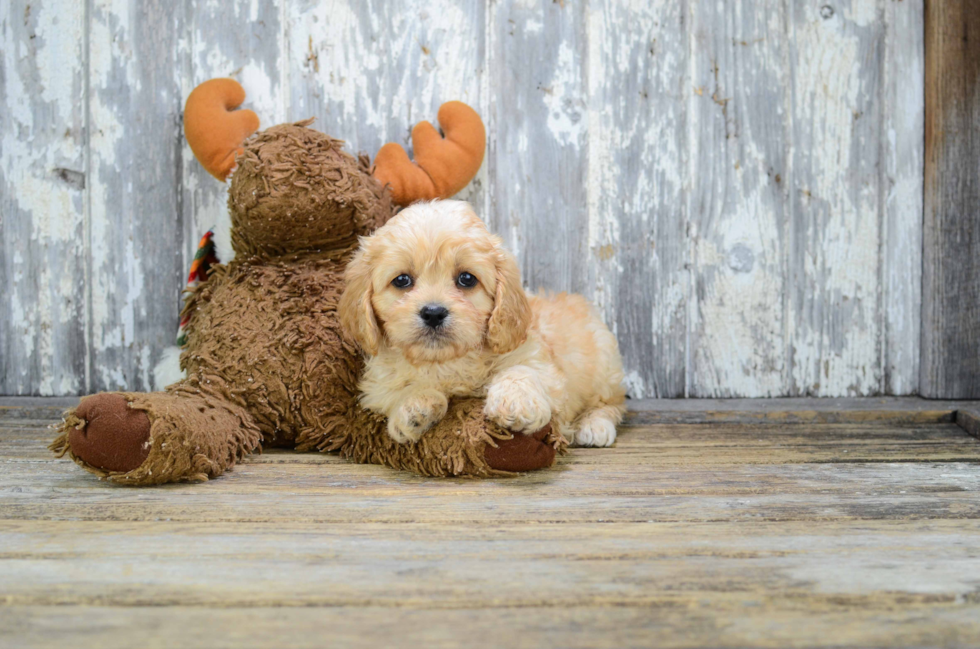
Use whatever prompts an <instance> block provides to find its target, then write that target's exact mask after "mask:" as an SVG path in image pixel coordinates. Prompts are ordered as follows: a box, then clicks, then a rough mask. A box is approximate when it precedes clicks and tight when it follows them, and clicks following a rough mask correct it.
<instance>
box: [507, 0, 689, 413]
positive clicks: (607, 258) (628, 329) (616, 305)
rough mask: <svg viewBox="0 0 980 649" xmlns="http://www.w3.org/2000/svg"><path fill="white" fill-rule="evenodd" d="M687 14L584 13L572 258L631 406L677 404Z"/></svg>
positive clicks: (631, 5) (662, 7)
mask: <svg viewBox="0 0 980 649" xmlns="http://www.w3.org/2000/svg"><path fill="white" fill-rule="evenodd" d="M685 13H686V12H685V11H684V5H683V4H681V3H676V2H648V1H647V0H636V1H632V2H620V1H618V0H599V1H598V2H593V3H591V4H590V7H589V15H588V54H589V60H588V81H589V93H588V103H589V114H588V124H589V135H588V139H589V142H588V144H589V149H588V182H587V190H588V202H587V205H588V209H589V214H588V225H589V227H588V249H587V254H585V255H583V256H573V257H572V258H571V260H570V261H571V262H572V263H576V264H582V265H584V266H585V267H586V268H587V269H588V271H589V274H590V279H589V282H588V291H587V293H588V294H589V297H590V298H591V299H592V301H593V302H594V303H595V304H596V305H597V306H598V307H599V309H600V311H601V312H602V315H603V319H604V320H605V322H606V323H607V324H608V325H609V326H610V328H611V329H612V330H613V332H614V333H615V334H616V335H617V337H618V339H619V345H620V352H621V353H622V355H623V361H624V366H625V370H626V375H627V384H628V389H629V394H630V396H631V397H633V398H643V397H681V396H684V388H685V369H686V368H685V357H684V352H685V345H686V335H687V331H686V327H687V297H688V291H689V287H688V270H687V268H686V266H685V264H686V262H687V235H686V225H687V213H686V207H687V205H686V201H685V199H684V197H685V195H686V189H685V187H684V184H685V178H686V174H687V159H686V158H687V155H686V154H687V145H688V142H687V114H686V111H685V100H686V98H687V95H688V94H689V93H690V83H689V81H690V79H689V78H688V74H687V67H688V58H687V53H688V42H687V25H686V24H685V21H686V18H687V16H686V15H685ZM531 188H533V190H534V191H541V192H542V193H544V192H549V191H550V192H557V191H559V187H557V186H548V185H547V184H544V185H543V186H540V187H539V186H534V185H532V186H531ZM502 190H503V191H505V188H502ZM541 216H542V215H540V214H531V215H529V217H530V218H532V219H538V218H540V217H541ZM551 254H554V253H553V252H552V253H551ZM549 281H554V278H549Z"/></svg>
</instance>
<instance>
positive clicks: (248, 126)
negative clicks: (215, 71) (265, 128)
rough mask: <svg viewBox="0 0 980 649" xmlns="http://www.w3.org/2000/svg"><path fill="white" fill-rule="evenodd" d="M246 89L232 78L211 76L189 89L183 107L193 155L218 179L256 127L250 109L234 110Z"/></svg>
mask: <svg viewBox="0 0 980 649" xmlns="http://www.w3.org/2000/svg"><path fill="white" fill-rule="evenodd" d="M243 101H245V90H244V89H243V88H242V87H241V85H240V84H239V83H238V82H237V81H235V80H234V79H211V80H210V81H205V82H204V83H202V84H201V85H199V86H198V87H197V88H194V90H193V91H192V92H191V94H190V96H189V97H188V98H187V105H186V106H185V107H184V135H185V136H186V137H187V143H188V144H190V145H191V151H193V152H194V157H196V158H197V161H198V162H200V163H201V166H203V167H204V168H205V169H207V170H208V173H210V174H211V175H212V176H214V177H215V178H217V179H218V180H222V181H223V180H224V179H225V178H227V177H228V174H230V173H231V170H232V169H234V168H235V156H237V155H238V154H239V153H241V152H242V143H243V142H244V141H245V138H247V137H248V136H249V135H251V134H252V133H254V132H255V131H257V130H258V128H259V118H258V116H256V114H255V113H253V112H252V111H250V110H235V109H236V108H238V107H239V106H241V105H242V102H243Z"/></svg>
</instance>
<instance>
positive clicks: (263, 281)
mask: <svg viewBox="0 0 980 649" xmlns="http://www.w3.org/2000/svg"><path fill="white" fill-rule="evenodd" d="M307 125H308V122H299V123H297V124H291V125H288V124H287V125H282V126H276V127H273V128H270V129H268V130H266V131H264V132H262V133H259V134H258V135H256V136H255V137H253V138H252V139H250V140H249V141H248V142H247V143H246V145H245V149H244V153H243V154H242V155H241V156H239V158H238V168H237V170H236V171H235V172H234V174H233V176H232V183H231V188H230V190H229V199H228V208H229V210H230V212H231V220H232V245H233V246H234V248H235V252H236V258H235V260H234V261H232V262H231V263H229V264H227V265H219V266H216V267H214V268H213V270H212V272H211V275H210V276H209V278H208V280H207V281H206V282H204V283H203V284H201V285H199V286H198V287H197V289H195V290H194V291H192V292H191V293H190V294H189V296H188V299H187V302H186V305H185V307H184V313H183V314H182V315H188V316H190V319H189V322H188V324H187V327H186V332H187V343H186V347H185V349H184V351H183V354H182V355H181V366H182V368H183V369H184V370H185V371H186V372H187V378H186V379H185V380H183V381H181V382H179V383H176V384H174V385H171V386H169V387H168V388H167V390H166V391H165V392H157V393H151V394H134V393H109V394H103V395H97V396H96V397H90V398H89V399H98V402H94V401H93V402H88V401H83V402H82V405H81V406H80V407H79V409H76V410H73V411H69V412H68V413H66V416H65V420H64V422H63V424H62V426H61V434H60V435H59V437H58V438H57V439H56V440H55V442H54V443H53V444H52V449H53V450H55V451H56V452H58V453H60V454H62V455H63V454H65V453H67V454H69V456H70V457H71V458H72V459H74V460H75V461H76V462H78V463H79V464H80V465H81V466H83V467H85V468H86V469H88V470H90V471H92V472H94V473H96V474H98V475H100V476H102V477H105V478H107V479H109V480H112V481H114V482H118V483H122V484H134V485H138V484H143V485H145V484H160V483H165V482H176V481H194V480H204V479H207V478H211V477H215V476H218V475H221V474H222V473H223V472H224V471H226V470H228V469H230V468H231V467H232V466H233V465H234V464H235V463H236V462H237V461H239V460H241V459H242V458H243V457H244V456H245V455H247V454H248V453H250V452H252V451H253V450H255V449H256V448H258V446H259V445H260V444H265V445H276V446H289V447H294V448H296V449H298V450H314V449H315V450H320V451H340V452H341V453H342V454H343V455H344V456H345V457H348V458H350V459H352V460H354V461H356V462H370V463H377V464H386V465H388V466H391V467H395V468H399V469H405V470H409V471H414V472H416V473H419V474H422V475H427V476H447V475H477V476H489V475H495V474H499V473H501V471H502V470H530V469H535V468H542V467H544V466H550V465H551V464H552V462H553V460H554V456H555V452H556V450H558V451H561V450H562V449H563V444H564V440H562V438H561V436H560V435H555V434H553V433H551V432H550V431H543V432H542V434H540V435H538V436H537V437H536V438H533V437H527V438H524V437H518V438H514V437H513V436H512V435H511V434H510V433H508V432H507V431H504V430H501V429H499V428H497V427H496V426H494V425H493V424H491V423H490V422H488V421H486V420H485V419H484V418H483V414H482V406H483V402H482V401H478V400H472V399H469V400H459V401H456V402H455V403H453V404H452V407H451V408H450V411H449V413H448V414H447V415H446V417H445V419H444V420H443V421H442V423H440V424H439V425H438V426H437V427H436V428H434V429H433V430H431V431H430V432H428V433H426V434H425V435H424V436H423V438H422V440H421V441H419V442H418V443H416V444H411V445H399V444H396V443H395V442H394V441H392V440H391V439H390V438H389V437H388V435H387V433H386V432H385V427H384V421H383V419H382V418H381V417H379V416H377V415H374V414H372V413H369V412H366V411H364V410H362V409H361V408H360V407H359V406H358V404H357V380H358V377H359V376H360V373H361V371H362V369H363V359H362V356H361V354H360V352H359V351H358V349H357V348H356V346H355V344H354V343H353V342H352V341H351V340H350V339H349V338H347V337H346V336H345V334H344V332H343V330H342V329H341V326H340V323H339V320H338V318H337V303H338V301H339V299H340V294H341V291H342V288H343V285H342V282H343V270H344V266H345V264H346V262H347V259H348V257H349V256H350V254H351V253H352V252H353V249H354V247H355V246H356V242H357V237H358V236H359V235H362V234H367V233H368V232H370V231H372V230H374V229H375V228H377V227H378V226H380V225H382V224H383V223H384V222H385V221H386V220H387V219H388V218H390V217H391V215H392V214H393V213H394V211H395V207H394V206H393V205H392V202H391V199H390V196H389V193H388V192H387V191H386V190H385V189H384V188H382V186H381V185H380V184H379V183H378V182H377V181H376V180H375V179H374V178H373V177H372V176H371V175H370V169H369V166H368V161H367V159H366V158H364V157H362V158H360V159H355V158H354V157H352V156H351V155H349V154H347V153H345V152H344V151H343V150H342V148H341V146H342V142H340V141H339V140H335V139H333V138H330V137H328V136H326V135H323V134H322V133H319V132H317V131H314V130H312V129H309V128H307ZM127 409H128V410H131V411H138V412H139V413H142V414H139V415H136V416H135V417H133V416H131V413H129V412H127ZM96 411H98V412H101V413H104V414H105V413H108V415H106V416H103V417H101V418H92V417H89V418H88V419H86V416H85V415H86V413H89V412H96ZM113 413H115V414H113ZM123 419H125V420H126V421H127V422H128V428H127V429H126V430H125V431H123V430H122V429H121V428H119V427H118V426H116V427H113V423H112V422H113V421H122V420H123ZM100 440H101V445H100ZM127 444H128V445H129V446H128V447H127ZM109 446H115V447H116V448H114V449H107V447H109ZM501 447H503V448H504V449H505V451H504V452H500V451H499V449H500V448H501ZM92 449H96V450H97V452H96V451H93V450H92ZM488 449H489V453H488V452H487V451H488ZM508 449H509V450H508ZM100 453H101V455H100ZM106 455H108V456H112V457H114V458H118V460H115V461H114V462H110V463H106V462H105V461H104V460H101V459H100V458H102V457H103V456H106ZM140 458H142V459H141V460H140ZM488 458H489V459H490V460H491V461H488ZM137 461H138V465H136V466H131V465H132V464H133V463H135V462H137Z"/></svg>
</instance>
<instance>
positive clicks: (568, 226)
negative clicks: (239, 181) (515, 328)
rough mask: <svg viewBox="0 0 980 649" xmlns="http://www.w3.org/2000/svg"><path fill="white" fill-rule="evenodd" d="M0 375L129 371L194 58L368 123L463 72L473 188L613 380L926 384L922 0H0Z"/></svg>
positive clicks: (136, 385)
mask: <svg viewBox="0 0 980 649" xmlns="http://www.w3.org/2000/svg"><path fill="white" fill-rule="evenodd" d="M0 20H2V21H3V22H2V40H0V49H2V64H0V107H2V109H0V135H2V141H0V192H2V195H0V210H2V211H0V232H2V246H3V247H2V255H3V256H2V260H0V308H2V309H3V311H2V313H0V356H2V358H0V366H2V372H0V394H29V393H34V394H38V393H40V394H72V393H79V392H88V391H94V390H101V389H115V388H129V389H148V388H149V387H150V374H151V368H152V365H153V364H154V362H155V361H156V359H157V356H158V354H159V352H160V350H162V349H163V348H164V347H165V346H167V345H169V344H171V341H172V339H173V335H174V329H175V324H176V323H175V320H176V316H175V314H176V311H177V308H178V293H179V290H180V288H181V286H182V283H183V274H184V272H185V269H186V267H187V262H188V260H189V258H190V255H191V254H192V252H193V248H194V246H195V245H196V241H197V238H198V237H199V236H200V234H201V233H203V232H204V231H205V230H206V229H207V228H208V227H209V226H211V225H213V224H214V223H215V222H216V220H217V219H218V217H219V215H220V214H221V212H222V211H223V210H224V188H223V187H222V186H220V185H218V184H217V183H216V182H215V181H214V180H213V179H211V178H210V177H209V176H208V175H207V174H206V173H205V172H203V171H202V170H201V169H200V167H199V166H198V165H197V163H196V162H195V161H194V159H193V157H192V155H191V154H190V151H189V149H188V148H187V146H186V144H185V142H184V141H183V139H182V135H181V131H180V117H181V114H180V113H181V108H182V102H183V99H184V98H185V97H186V96H187V94H188V93H189V92H190V90H191V89H192V88H193V87H194V86H195V85H196V84H197V83H199V82H201V81H204V80H206V79H208V78H211V77H216V76H232V77H235V78H237V79H239V80H240V81H241V82H242V83H243V84H244V86H245V87H246V90H247V91H248V94H249V102H250V107H251V108H253V109H254V110H256V112H258V113H259V115H260V117H261V118H262V120H263V123H264V124H266V125H270V124H274V123H277V122H281V121H285V120H287V119H289V120H295V119H301V118H304V117H309V116H315V117H316V118H317V127H318V128H320V129H322V130H324V131H326V132H328V133H331V134H332V135H335V136H338V137H342V138H345V139H347V140H348V141H349V142H350V144H351V147H352V148H353V149H355V150H364V151H367V152H371V153H373V152H374V151H376V150H377V149H378V147H380V145H381V144H382V143H384V142H386V141H389V140H395V141H400V142H406V143H407V138H408V132H409V127H410V125H411V124H412V123H414V122H416V121H418V120H420V119H431V118H432V117H433V116H434V115H435V112H436V109H437V107H438V105H439V103H440V102H441V101H443V100H446V99H451V98H459V99H462V100H464V101H467V102H470V103H471V104H473V105H474V106H475V107H477V108H478V110H479V111H480V113H481V114H482V115H483V116H484V118H485V120H486V122H487V125H488V127H489V133H490V138H489V144H488V156H487V161H486V163H485V164H484V167H483V169H482V170H481V172H480V175H479V176H478V178H477V179H476V180H475V181H474V182H473V183H472V184H471V186H470V187H469V188H467V189H466V190H465V191H464V192H463V196H464V197H465V198H467V199H469V200H471V201H472V202H473V203H474V204H475V205H476V207H477V210H478V211H479V212H481V213H482V214H483V215H485V217H486V219H487V220H488V222H489V223H490V224H491V227H492V228H494V229H495V230H496V231H498V232H499V233H500V234H501V235H502V236H503V237H504V238H505V240H506V241H507V242H508V244H509V245H510V246H511V247H512V249H513V250H514V251H515V252H516V253H517V254H518V255H519V257H520V259H521V260H522V263H523V270H524V274H525V279H526V282H527V284H528V285H529V286H530V287H531V288H535V289H554V290H574V291H579V292H583V293H585V294H586V295H588V296H589V297H590V298H592V299H593V300H594V301H595V302H596V304H597V305H598V306H599V308H600V309H601V310H602V312H603V314H604V315H605V317H606V319H607V321H608V322H609V324H610V325H611V326H612V327H613V328H614V330H615V331H616V333H617V335H618V337H619V340H620V344H621V346H622V350H623V353H624V356H625V360H626V364H627V368H628V374H629V384H630V391H631V394H632V395H634V396H637V397H640V396H646V397H651V396H684V395H687V396H723V397H724V396H776V395H821V396H822V395H868V394H880V393H887V394H911V393H915V392H916V391H917V390H918V385H919V384H918V380H919V338H920V305H921V295H922V294H921V255H922V252H921V250H922V165H923V81H922V77H923V61H924V54H923V6H922V0H904V1H894V0H822V1H819V2H814V1H810V0H727V1H726V2H716V1H707V0H687V1H685V2H673V1H670V0H631V1H627V0H588V2H586V1H585V0H580V1H578V0H555V2H550V1H547V0H534V1H531V0H523V1H520V0H496V1H495V2H490V3H487V2H485V0H398V1H397V2H390V1H387V2H386V1H382V0H334V1H322V0H318V1H313V0H277V1H275V2H272V1H269V2H260V1H259V0H253V1H252V2H236V3H227V2H216V1H213V0H210V1H206V0H183V1H179V2H170V1H164V0H155V1H154V0H144V1H136V0H87V1H86V2H78V1H69V0H33V1H31V2H29V3H28V2H25V1H24V0H18V1H14V0H0Z"/></svg>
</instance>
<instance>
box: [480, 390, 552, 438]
mask: <svg viewBox="0 0 980 649" xmlns="http://www.w3.org/2000/svg"><path fill="white" fill-rule="evenodd" d="M483 414H484V416H485V417H486V418H487V419H489V420H490V421H492V422H494V423H495V424H497V425H498V426H501V427H502V428H506V429H508V430H512V431H516V432H519V433H528V434H529V433H534V432H536V431H539V430H541V429H542V428H544V427H545V426H547V425H548V423H549V422H551V406H550V405H548V401H547V399H545V398H544V395H542V394H541V393H540V392H539V391H537V390H533V389H522V388H521V386H504V385H494V386H491V387H490V389H489V390H487V403H486V406H484V409H483Z"/></svg>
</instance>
